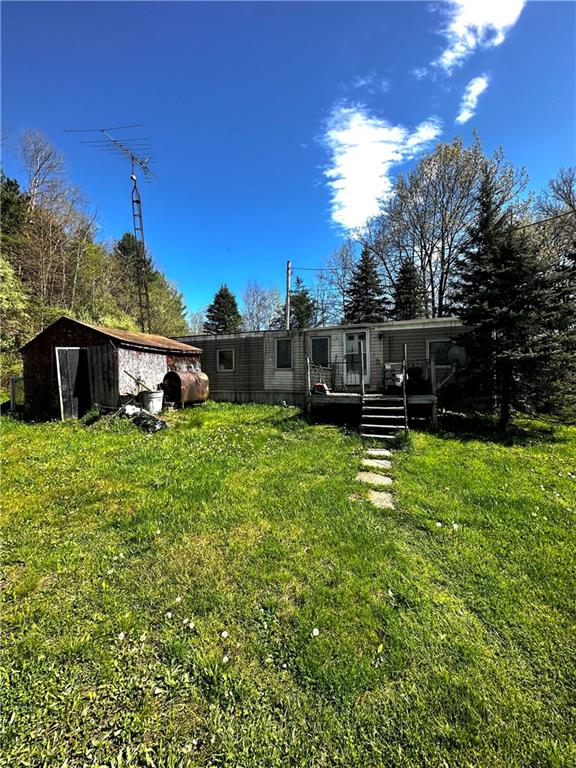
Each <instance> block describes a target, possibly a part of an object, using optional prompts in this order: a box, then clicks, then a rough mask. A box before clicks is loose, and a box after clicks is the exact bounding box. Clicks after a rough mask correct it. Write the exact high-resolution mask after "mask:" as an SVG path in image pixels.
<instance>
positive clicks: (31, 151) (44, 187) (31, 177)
mask: <svg viewBox="0 0 576 768" xmlns="http://www.w3.org/2000/svg"><path fill="white" fill-rule="evenodd" d="M19 155H20V159H21V161H22V164H23V166H24V170H25V171H26V175H27V177H28V190H27V191H28V213H31V212H32V211H33V210H34V208H35V207H36V205H37V203H38V198H39V197H43V198H44V200H43V205H47V204H48V202H49V201H50V200H52V199H54V198H55V197H57V196H59V194H60V193H61V190H62V184H63V179H64V157H63V155H61V154H60V153H59V152H58V151H57V150H56V149H55V148H54V147H53V146H52V144H50V142H49V141H48V139H47V138H46V137H45V136H44V135H43V134H42V133H39V132H38V131H26V133H24V134H23V135H22V138H21V141H20V149H19Z"/></svg>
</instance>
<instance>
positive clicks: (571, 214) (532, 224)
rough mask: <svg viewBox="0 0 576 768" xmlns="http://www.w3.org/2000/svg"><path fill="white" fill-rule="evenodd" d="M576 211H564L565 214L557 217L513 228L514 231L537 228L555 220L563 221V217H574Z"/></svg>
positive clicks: (549, 217) (558, 214)
mask: <svg viewBox="0 0 576 768" xmlns="http://www.w3.org/2000/svg"><path fill="white" fill-rule="evenodd" d="M575 214H576V211H564V213H557V214H556V215H555V216H548V218H547V219H540V220H539V221H532V222H530V224H520V225H519V226H517V227H511V229H512V230H513V231H515V230H517V229H527V228H528V227H536V226H537V225H538V224H545V223H546V222H547V221H554V220H555V219H561V218H562V217H563V216H574V215H575Z"/></svg>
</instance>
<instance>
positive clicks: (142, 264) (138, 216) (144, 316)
mask: <svg viewBox="0 0 576 768" xmlns="http://www.w3.org/2000/svg"><path fill="white" fill-rule="evenodd" d="M139 127H141V126H140V125H122V126H117V127H116V128H87V129H73V130H68V131H66V133H100V134H101V135H102V136H103V137H104V138H100V139H89V140H87V141H84V142H82V143H83V144H89V145H91V146H92V147H95V148H97V149H102V150H104V151H106V152H110V153H111V154H115V155H119V156H121V157H127V158H128V160H129V161H130V180H131V182H132V225H133V228H134V237H135V238H136V241H137V247H138V254H137V261H136V284H137V288H138V314H139V321H140V330H141V331H142V332H144V333H147V332H149V331H150V326H151V315H150V294H149V290H148V282H149V276H150V263H149V260H148V256H147V255H146V243H145V241H144V219H143V217H142V198H141V196H140V190H139V189H138V179H137V176H136V170H137V168H139V169H140V170H141V171H142V173H143V175H144V178H145V179H146V181H148V182H150V181H152V178H153V177H154V174H153V173H152V171H151V170H150V165H149V163H150V161H151V160H152V158H151V157H150V155H149V154H147V153H148V152H149V150H150V146H149V140H148V139H147V138H146V137H137V138H132V139H130V140H128V139H123V138H122V139H118V138H116V137H115V136H112V134H111V133H110V131H120V130H122V131H124V130H127V129H129V128H139ZM128 141H129V142H130V143H128ZM144 153H146V157H142V155H143V154H144Z"/></svg>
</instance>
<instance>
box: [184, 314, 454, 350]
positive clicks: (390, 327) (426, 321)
mask: <svg viewBox="0 0 576 768" xmlns="http://www.w3.org/2000/svg"><path fill="white" fill-rule="evenodd" d="M461 325H462V321H461V320H460V319H459V318H458V317H421V318H418V319H416V320H384V321H382V322H380V323H342V324H340V325H319V326H312V327H310V328H300V329H294V328H293V329H291V330H289V331H287V330H284V329H279V330H275V331H238V332H236V333H228V334H221V335H218V334H212V333H196V334H190V335H188V336H177V337H176V338H178V339H193V340H194V341H197V342H199V343H200V344H202V339H203V338H205V339H218V340H221V341H225V340H228V339H238V338H246V337H249V336H257V337H262V336H264V335H265V334H270V335H276V336H278V337H282V336H287V335H288V336H291V335H294V334H298V333H305V334H312V335H315V336H317V335H319V334H321V333H325V332H328V331H354V330H359V331H363V330H366V329H370V330H372V331H380V330H382V331H384V330H386V331H394V332H396V331H409V330H414V329H426V330H431V329H434V328H456V327H460V326H461Z"/></svg>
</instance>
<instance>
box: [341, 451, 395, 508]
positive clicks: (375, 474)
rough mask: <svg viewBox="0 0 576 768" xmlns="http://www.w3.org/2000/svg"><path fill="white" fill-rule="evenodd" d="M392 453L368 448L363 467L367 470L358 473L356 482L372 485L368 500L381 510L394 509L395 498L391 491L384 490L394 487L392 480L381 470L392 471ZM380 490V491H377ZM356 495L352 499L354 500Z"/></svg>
mask: <svg viewBox="0 0 576 768" xmlns="http://www.w3.org/2000/svg"><path fill="white" fill-rule="evenodd" d="M391 459H392V451H389V450H388V449H387V448H368V449H367V450H366V457H365V458H363V459H362V466H363V467H366V470H372V471H362V472H358V474H357V475H356V480H358V481H359V482H361V483H366V484H367V485H370V486H371V488H370V490H369V491H368V500H369V501H370V502H371V503H372V504H374V506H375V507H378V508H379V509H394V498H393V496H392V494H391V493H390V492H389V491H384V490H382V488H383V487H389V486H391V485H392V478H391V477H390V476H389V475H386V474H384V473H383V472H380V471H379V470H386V469H391V467H392V461H391ZM376 489H378V490H376ZM354 496H355V495H353V496H351V497H350V498H351V499H352V498H354Z"/></svg>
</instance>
